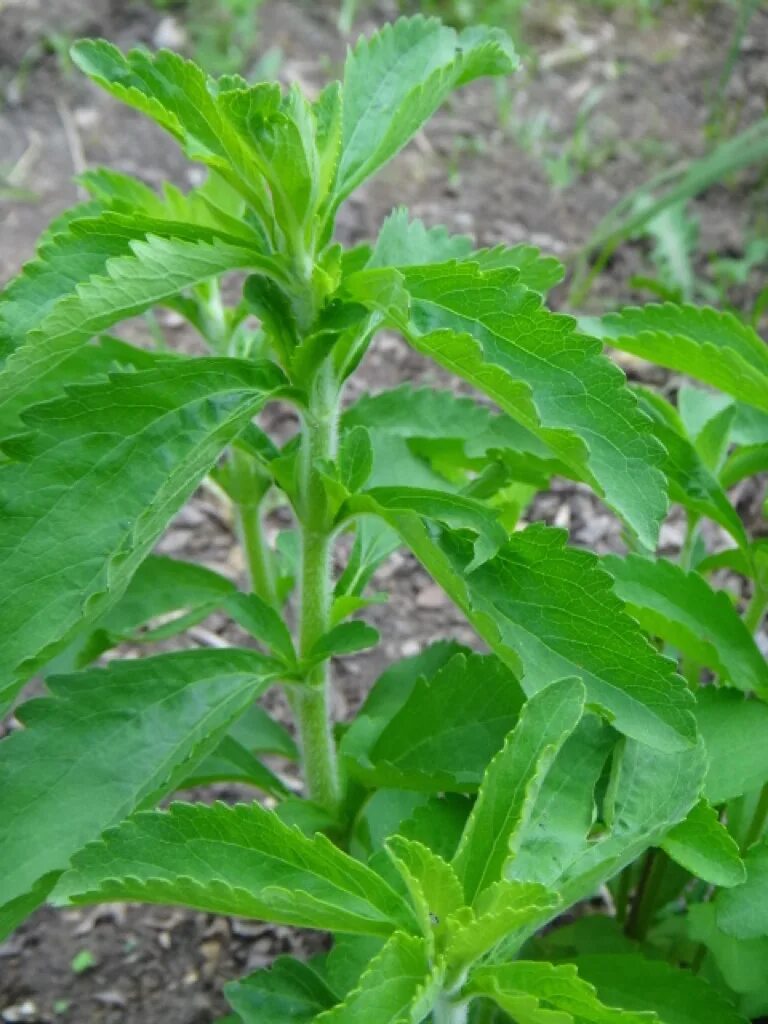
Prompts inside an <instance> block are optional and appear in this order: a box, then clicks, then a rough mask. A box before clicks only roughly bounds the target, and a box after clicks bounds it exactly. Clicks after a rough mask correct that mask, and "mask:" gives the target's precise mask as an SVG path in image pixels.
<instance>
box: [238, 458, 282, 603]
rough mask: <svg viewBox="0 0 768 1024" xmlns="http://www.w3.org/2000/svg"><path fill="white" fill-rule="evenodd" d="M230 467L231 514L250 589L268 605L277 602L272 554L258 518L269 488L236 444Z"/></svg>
mask: <svg viewBox="0 0 768 1024" xmlns="http://www.w3.org/2000/svg"><path fill="white" fill-rule="evenodd" d="M232 470H233V474H234V477H235V482H236V489H235V494H236V496H237V501H236V502H235V514H236V520H237V533H238V536H239V538H240V543H241V544H242V546H243V551H244V553H245V560H246V564H247V566H248V576H249V579H250V583H251V589H252V590H253V592H254V593H255V594H258V595H259V597H261V598H263V599H264V600H265V601H267V602H268V603H269V604H271V605H276V604H277V594H276V592H275V580H274V573H273V571H272V556H271V552H270V551H269V547H268V545H267V541H266V537H265V536H264V530H263V527H262V522H261V508H262V501H263V498H264V495H265V494H266V491H267V490H268V488H269V481H268V480H267V479H265V478H263V476H262V473H261V471H260V470H259V469H258V467H257V466H256V465H255V464H254V462H253V460H252V459H251V458H249V456H248V455H247V454H246V453H245V452H242V451H239V450H238V449H237V448H233V449H232Z"/></svg>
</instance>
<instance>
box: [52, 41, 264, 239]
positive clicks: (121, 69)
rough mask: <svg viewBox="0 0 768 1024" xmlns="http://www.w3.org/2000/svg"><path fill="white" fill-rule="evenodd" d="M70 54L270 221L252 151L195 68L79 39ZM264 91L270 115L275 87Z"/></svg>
mask: <svg viewBox="0 0 768 1024" xmlns="http://www.w3.org/2000/svg"><path fill="white" fill-rule="evenodd" d="M71 53H72V59H73V61H74V62H75V64H76V65H77V67H78V68H80V70H81V71H83V72H84V73H85V74H86V75H88V77H89V78H91V79H93V81H94V82H96V83H97V84H98V85H100V86H101V87H102V88H103V89H105V90H106V91H107V92H109V93H111V94H112V95H113V96H115V97H116V98H117V99H119V100H121V101H122V102H123V103H126V104H128V106H131V107H134V108H135V109H136V110H139V111H141V112H142V113H143V114H146V115H147V116H148V117H151V118H152V119H153V120H154V121H156V122H157V123H158V124H159V125H160V126H161V127H162V128H165V130H166V131H168V132H170V134H171V135H173V137H174V138H175V139H176V141H177V142H178V143H179V144H180V145H181V147H182V149H183V150H184V152H185V153H186V154H187V156H188V157H189V158H190V159H192V160H195V161H197V162H199V163H204V164H207V165H208V166H209V167H212V168H214V169H215V170H217V171H218V172H219V174H220V175H221V176H222V177H223V178H224V179H225V180H226V181H227V182H228V183H229V184H230V185H231V186H232V187H233V188H235V189H236V190H237V191H239V192H240V193H241V194H242V195H243V196H244V197H245V199H246V200H247V201H248V202H249V203H250V204H251V206H252V208H253V209H254V211H255V212H256V213H257V214H258V215H259V216H260V217H261V219H262V224H267V223H268V222H269V219H270V216H269V213H270V207H271V202H270V199H269V197H268V193H267V190H266V187H265V185H264V183H263V179H262V178H261V175H260V173H259V170H258V165H257V163H256V160H255V159H254V152H253V150H252V148H251V147H250V146H249V144H248V140H247V139H246V138H245V137H244V136H243V135H241V133H240V130H239V128H238V127H237V126H236V123H235V121H233V120H232V119H231V118H230V117H229V116H228V114H227V112H226V111H225V110H224V108H223V106H222V105H221V103H220V101H219V99H218V97H217V91H218V90H217V89H216V87H215V83H214V82H213V81H212V80H211V79H209V78H208V76H207V75H206V74H205V73H204V72H203V71H202V70H201V69H200V68H199V67H197V65H195V64H193V63H192V61H189V60H186V59H185V58H184V57H182V56H180V54H178V53H172V52H171V51H170V50H161V51H159V52H158V53H156V54H150V53H148V52H147V51H146V50H138V49H136V50H131V51H130V52H129V53H127V54H123V53H121V52H120V50H118V49H117V47H115V46H113V45H112V44H111V43H108V42H106V41H105V40H103V39H85V40H80V41H79V42H77V43H76V44H75V45H74V46H73V47H72V50H71ZM241 81H242V80H241ZM237 84H239V83H237ZM242 84H243V85H244V86H245V87H246V88H247V83H244V82H243V83H242ZM263 88H264V89H265V90H267V89H271V90H272V95H273V97H274V100H273V106H272V109H271V111H270V112H271V113H274V112H275V111H276V109H277V106H278V104H279V100H280V89H279V86H277V85H270V86H266V87H263ZM234 91H238V90H237V89H235V90H234ZM223 95H224V96H226V95H227V92H226V91H224V92H223ZM266 112H267V111H266V109H265V113H266Z"/></svg>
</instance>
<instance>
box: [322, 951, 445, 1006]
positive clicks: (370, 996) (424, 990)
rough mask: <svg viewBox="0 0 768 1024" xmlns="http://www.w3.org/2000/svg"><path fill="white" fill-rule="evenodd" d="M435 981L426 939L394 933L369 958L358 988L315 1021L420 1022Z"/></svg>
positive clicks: (435, 971)
mask: <svg viewBox="0 0 768 1024" xmlns="http://www.w3.org/2000/svg"><path fill="white" fill-rule="evenodd" d="M438 984H439V975H438V972H437V969H436V968H433V967H432V966H431V965H430V963H429V959H428V957H427V943H426V940H425V939H421V938H417V937H416V936H414V935H404V934H402V933H398V934H396V935H393V936H392V938H391V939H390V940H389V941H388V942H387V944H386V945H385V946H384V948H383V949H382V950H381V952H380V953H379V954H378V955H377V956H375V957H374V958H373V960H371V962H370V964H369V965H368V968H367V970H366V971H365V972H364V974H363V975H362V977H361V978H360V983H359V985H358V987H357V988H355V989H353V990H352V992H350V993H349V995H348V996H347V997H346V999H345V1000H344V1002H343V1003H339V1005H338V1006H336V1007H334V1008H333V1009H332V1010H326V1011H325V1012H324V1013H321V1014H320V1015H319V1016H318V1017H316V1018H315V1024H362V1022H363V1021H365V1024H420V1022H421V1021H423V1020H424V1017H425V1015H426V1014H427V1013H428V1012H429V1010H430V1009H431V1008H432V1003H433V1001H434V994H435V990H436V988H437V986H438Z"/></svg>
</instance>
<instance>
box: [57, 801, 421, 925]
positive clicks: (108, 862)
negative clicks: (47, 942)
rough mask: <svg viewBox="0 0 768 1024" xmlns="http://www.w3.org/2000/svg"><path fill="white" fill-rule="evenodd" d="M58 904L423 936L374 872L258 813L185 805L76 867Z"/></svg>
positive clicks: (131, 828) (105, 844) (135, 822)
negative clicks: (181, 909)
mask: <svg viewBox="0 0 768 1024" xmlns="http://www.w3.org/2000/svg"><path fill="white" fill-rule="evenodd" d="M57 895H58V897H59V898H60V899H69V900H72V901H73V902H75V903H86V902H89V903H92V902H101V901H103V900H132V901H140V902H145V903H171V904H182V905H184V906H191V907H197V908H198V909H200V910H206V911H209V912H210V913H217V914H237V915H240V916H243V917H254V918H258V919H261V920H268V921H277V922H281V923H283V924H293V925H297V926H299V927H306V928H321V929H324V930H334V931H341V932H353V933H361V934H363V935H389V934H390V933H391V932H393V931H395V930H396V929H397V928H404V929H406V930H414V929H415V921H414V918H413V915H412V913H411V911H410V909H409V908H408V907H407V906H406V905H405V903H404V902H403V901H402V899H401V898H400V897H399V896H398V895H397V894H396V893H395V892H394V891H393V890H392V889H390V888H389V886H388V885H387V884H386V883H385V882H383V881H382V880H381V879H380V878H379V877H378V875H376V874H375V873H374V872H373V871H371V869H370V868H367V867H366V866H365V865H364V864H361V863H359V862H358V861H355V860H353V859H352V858H351V857H349V856H347V854H345V853H342V852H341V850H339V849H338V848H337V847H335V846H334V845H333V844H332V843H331V842H330V841H329V840H328V839H326V838H325V836H323V835H322V834H318V835H316V836H314V837H313V838H311V839H310V838H308V837H307V836H304V835H303V834H302V833H301V832H299V831H298V829H295V828H291V827H289V826H288V825H285V824H283V822H282V821H280V819H279V818H278V817H277V815H276V814H274V813H273V812H271V811H268V810H266V809H265V808H263V807H262V806H261V805H260V804H258V803H252V804H238V805H237V806H235V807H230V806H228V805H226V804H221V803H218V804H215V805H213V806H203V805H202V804H180V803H177V804H173V805H172V806H171V808H170V810H169V811H168V812H159V811H156V812H144V813H140V814H137V815H135V816H134V817H133V818H130V819H128V820H127V821H126V822H124V823H123V824H122V825H120V826H118V827H117V828H114V829H111V830H110V831H108V832H106V833H105V834H104V836H103V837H102V839H101V840H100V841H99V842H98V843H92V844H91V845H90V846H87V847H86V848H85V849H84V850H83V851H82V852H81V853H80V854H78V856H77V857H75V859H74V860H73V863H72V867H71V869H70V870H69V871H68V872H67V873H66V874H65V875H64V877H63V879H62V881H61V882H60V884H59V887H58V889H57Z"/></svg>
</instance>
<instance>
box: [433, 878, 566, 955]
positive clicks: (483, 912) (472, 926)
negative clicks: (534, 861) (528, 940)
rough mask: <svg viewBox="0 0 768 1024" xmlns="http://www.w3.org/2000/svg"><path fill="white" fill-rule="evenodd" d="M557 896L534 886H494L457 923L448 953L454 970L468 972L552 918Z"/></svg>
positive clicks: (504, 882) (512, 883)
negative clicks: (519, 934) (488, 955)
mask: <svg viewBox="0 0 768 1024" xmlns="http://www.w3.org/2000/svg"><path fill="white" fill-rule="evenodd" d="M557 905H558V900H557V895H556V894H555V893H553V892H549V890H547V889H545V888H544V886H543V885H538V884H536V883H535V882H506V881H502V882H495V883H494V884H493V885H491V886H489V887H488V888H487V889H486V890H485V891H484V892H483V893H482V894H481V896H480V898H479V899H478V901H477V905H476V907H475V910H474V911H473V913H472V914H471V916H470V917H469V919H468V920H464V921H461V923H459V920H458V918H457V919H456V921H455V923H454V922H452V924H454V927H452V928H451V936H450V941H449V943H448V946H447V949H446V956H447V958H448V962H449V963H450V965H451V967H452V968H453V969H456V968H459V969H462V968H466V967H467V966H469V965H470V964H472V963H475V962H476V961H477V960H479V959H480V957H481V956H484V955H485V954H486V953H488V952H490V951H491V950H492V949H493V948H494V947H495V946H496V945H498V943H500V942H501V941H502V940H503V939H508V938H509V937H510V936H514V934H515V933H516V932H517V931H519V930H520V929H523V928H525V929H527V930H531V929H532V928H535V927H537V926H538V925H540V924H542V923H543V922H544V921H546V920H547V919H548V918H549V917H551V916H552V913H553V912H554V911H555V910H556V908H557Z"/></svg>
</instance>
